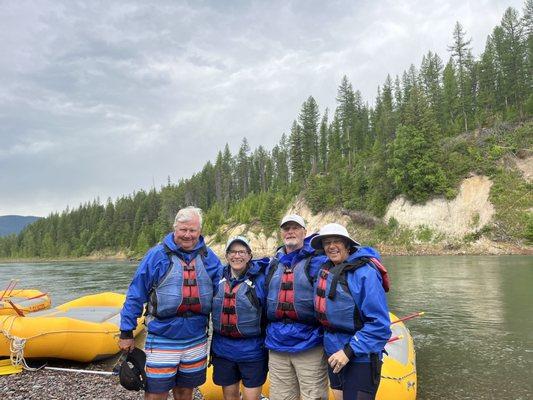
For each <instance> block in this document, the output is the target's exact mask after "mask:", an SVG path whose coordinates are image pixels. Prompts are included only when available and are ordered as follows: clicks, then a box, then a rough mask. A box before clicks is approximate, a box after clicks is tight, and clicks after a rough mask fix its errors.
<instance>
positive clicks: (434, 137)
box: [0, 0, 533, 258]
mask: <svg viewBox="0 0 533 400" xmlns="http://www.w3.org/2000/svg"><path fill="white" fill-rule="evenodd" d="M532 71H533V0H526V2H525V4H524V10H523V15H522V16H521V15H520V13H519V12H518V11H517V10H515V9H513V8H508V9H507V10H506V11H505V13H504V15H503V17H502V20H501V23H500V24H499V25H498V26H496V27H495V28H494V29H493V31H492V33H491V34H490V35H489V36H488V38H487V41H486V45H485V49H484V51H483V52H482V54H481V55H480V56H479V57H477V58H475V57H474V56H473V54H472V48H471V40H470V39H469V38H468V35H467V32H465V30H464V28H463V27H462V25H461V24H460V23H459V22H457V23H456V25H455V27H454V29H453V34H452V40H451V43H450V45H449V56H448V59H447V61H446V62H444V61H443V59H442V58H441V57H440V56H439V55H437V54H436V53H433V52H431V51H429V52H428V53H427V54H425V55H424V56H423V57H422V61H421V64H420V65H419V66H418V67H416V66H415V65H411V66H410V68H409V69H408V70H406V71H404V72H403V74H401V75H399V76H395V77H394V78H393V77H391V76H387V77H386V79H385V81H384V82H383V84H382V85H380V86H379V87H378V88H377V96H376V99H375V102H374V105H373V106H369V105H368V104H367V103H365V102H364V101H363V99H362V96H361V93H360V91H359V90H356V89H354V88H353V86H352V84H351V82H350V81H349V79H348V78H347V77H346V76H345V77H343V79H342V81H341V82H340V85H339V87H338V88H337V97H336V102H337V105H336V108H335V110H333V112H331V111H330V110H328V109H325V110H324V111H323V112H322V113H321V112H320V107H319V105H318V104H317V102H316V101H315V99H314V98H313V97H312V96H309V97H308V98H307V99H306V100H305V101H304V103H303V104H302V107H301V110H300V112H299V114H298V116H297V118H296V119H295V120H294V122H293V123H292V125H291V127H290V131H289V133H288V134H283V135H282V136H281V139H280V141H279V142H278V144H276V145H275V146H274V147H273V148H272V150H270V151H269V150H267V149H265V148H264V147H263V146H259V147H258V148H256V149H254V150H252V149H250V146H249V144H248V141H247V139H246V138H244V139H243V140H242V143H241V145H240V147H239V149H238V151H237V153H236V154H232V153H231V151H230V149H229V146H228V145H227V144H226V146H225V148H224V149H223V150H222V151H219V152H218V154H217V157H216V160H215V161H214V162H210V161H209V162H207V163H206V164H205V165H204V167H203V168H202V170H201V171H199V172H198V173H196V174H194V175H193V176H192V177H190V178H188V179H182V180H180V181H179V182H178V183H177V184H173V183H171V182H170V180H169V182H168V183H167V185H166V186H164V187H162V188H161V189H160V190H159V191H158V190H155V189H152V190H150V191H143V190H141V191H139V192H136V193H133V194H131V195H127V196H123V197H120V198H118V199H117V200H116V201H114V202H113V201H112V200H111V199H108V200H107V202H106V204H101V203H100V201H98V200H95V201H93V202H91V203H87V204H82V205H80V206H79V207H78V208H76V209H67V210H65V211H63V212H62V213H53V214H51V215H50V216H48V217H47V218H43V219H40V220H39V221H37V222H35V223H33V224H31V225H29V226H28V227H27V228H26V229H25V230H24V231H22V232H21V233H20V234H19V235H11V236H7V237H4V238H0V257H13V258H15V257H57V256H60V257H69V256H84V255H89V254H91V253H93V252H95V251H103V250H113V251H118V250H125V251H128V252H133V253H138V254H141V253H143V252H144V251H145V250H146V249H147V248H148V247H150V246H152V245H153V244H155V243H156V242H157V241H159V240H160V239H161V237H162V236H163V235H164V233H166V232H167V231H168V230H169V227H170V226H171V224H172V220H173V217H174V215H175V213H176V211H177V210H178V209H179V208H180V207H182V206H185V205H189V204H194V205H196V206H198V207H201V208H202V209H203V210H206V215H205V224H204V233H207V234H211V233H217V228H218V227H219V226H220V225H221V224H224V223H227V222H228V221H235V222H239V223H251V222H258V223H260V224H261V226H262V227H263V228H264V229H265V230H266V231H272V230H274V229H275V227H276V226H277V222H278V221H279V218H280V217H281V214H282V213H283V212H284V209H285V207H286V205H287V204H288V203H289V202H290V201H291V199H293V198H294V196H296V195H298V194H300V193H302V194H303V195H304V196H305V199H306V200H307V202H308V204H309V205H310V206H311V208H312V209H313V210H314V211H319V210H326V209H335V208H341V207H342V208H346V209H350V210H360V211H365V212H368V213H371V214H373V215H376V216H382V215H383V213H384V211H385V208H386V206H387V204H388V203H389V202H390V201H391V200H392V199H393V198H395V197H396V196H398V195H400V194H402V195H404V196H406V197H407V198H408V199H410V200H412V201H414V202H419V203H420V202H424V201H426V200H428V199H429V198H431V197H434V196H445V197H447V198H453V197H454V196H455V194H456V191H457V186H458V182H459V181H460V180H461V179H462V178H464V177H465V176H466V174H467V173H469V172H472V171H473V172H482V173H487V172H489V173H490V168H493V165H494V163H492V164H491V163H490V161H495V160H497V159H498V158H501V156H502V155H503V152H504V151H503V150H502V149H505V148H506V147H507V148H508V149H511V150H513V149H512V148H511V147H512V146H510V147H509V146H502V143H503V144H505V143H504V142H505V140H506V139H505V138H501V140H500V141H499V142H497V143H496V142H492V143H489V147H488V148H484V149H481V147H480V145H479V143H477V144H476V143H471V142H469V141H467V140H462V139H461V138H464V134H465V133H466V132H467V131H472V130H479V129H480V128H483V127H490V126H494V125H496V124H498V123H501V122H503V121H524V120H527V119H528V118H530V117H531V115H532V114H533V93H532V87H533V78H532ZM515 145H518V144H515ZM515 147H516V146H515ZM515 150H516V149H515ZM483 152H486V153H483ZM219 233H220V232H219Z"/></svg>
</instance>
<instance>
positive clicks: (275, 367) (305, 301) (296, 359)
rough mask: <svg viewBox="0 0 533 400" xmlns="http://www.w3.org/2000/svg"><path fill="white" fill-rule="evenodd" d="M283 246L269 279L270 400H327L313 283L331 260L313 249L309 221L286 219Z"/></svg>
mask: <svg viewBox="0 0 533 400" xmlns="http://www.w3.org/2000/svg"><path fill="white" fill-rule="evenodd" d="M280 228H281V237H282V239H283V246H281V247H280V248H279V249H278V251H277V253H276V255H275V256H274V257H273V258H272V260H271V262H270V265H269V269H268V272H267V278H266V282H265V284H266V287H267V290H268V295H267V306H266V311H267V319H268V325H267V336H266V340H265V345H266V347H267V348H268V349H269V374H270V393H269V396H270V399H271V400H297V399H302V400H317V399H326V398H327V390H328V389H327V362H326V359H325V356H324V351H323V346H322V340H323V332H322V329H321V328H319V326H318V323H317V320H316V319H315V316H314V308H313V283H314V280H315V279H316V276H317V273H318V270H319V269H320V266H321V265H322V264H323V263H324V262H325V261H326V257H325V256H323V255H318V253H317V252H315V250H314V249H313V248H312V247H311V246H310V241H311V239H312V237H313V236H314V235H312V236H310V237H306V233H307V231H306V226H305V221H304V219H303V218H302V217H301V216H300V215H297V214H290V215H286V216H285V217H283V219H282V221H281V224H280Z"/></svg>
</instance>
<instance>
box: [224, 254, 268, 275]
mask: <svg viewBox="0 0 533 400" xmlns="http://www.w3.org/2000/svg"><path fill="white" fill-rule="evenodd" d="M269 262H270V259H269V258H268V257H264V258H260V259H255V260H250V267H249V268H248V270H247V271H246V273H245V274H244V276H246V277H255V276H257V275H260V274H262V273H263V274H264V273H265V271H266V269H267V267H268V264H269ZM229 273H230V266H229V264H226V265H224V273H223V274H224V276H226V277H229Z"/></svg>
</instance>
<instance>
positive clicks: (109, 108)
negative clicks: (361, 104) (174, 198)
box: [0, 0, 524, 216]
mask: <svg viewBox="0 0 533 400" xmlns="http://www.w3.org/2000/svg"><path fill="white" fill-rule="evenodd" d="M523 3H524V2H523V1H517V0H507V1H503V0H502V1H499V0H476V1H467V0H450V1H446V0H439V1H436V0H410V1H397V0H384V1H381V0H369V1H361V0H351V1H350V0H346V1H342V0H339V1H323V0H320V1H318V0H317V1H303V0H302V1H229V0H228V1H190V2H188V1H153V2H150V1H138V2H136V1H111V2H110V1H72V0H65V1H59V0H55V1H46V0H35V1H25V0H2V1H1V2H0V215H6V214H21V215H38V216H46V215H48V214H49V213H50V212H54V211H61V210H63V209H65V208H66V207H67V206H70V207H73V206H74V207H75V206H77V205H79V204H80V203H82V202H86V201H91V200H92V199H95V198H97V197H99V198H100V199H101V201H103V202H105V201H106V199H107V198H108V197H111V198H112V199H115V198H116V197H117V196H120V195H123V194H129V193H132V192H134V191H136V190H139V189H149V188H151V187H153V186H155V187H156V188H159V187H160V186H161V185H163V184H165V183H166V181H167V177H170V179H171V181H172V182H177V181H178V180H179V179H180V178H186V177H189V176H190V175H191V174H192V173H194V172H196V171H198V170H199V169H200V168H201V167H202V166H203V165H204V164H205V162H206V161H208V160H214V158H215V157H216V153H217V151H218V150H220V149H222V148H223V146H224V144H225V143H229V145H230V148H231V150H232V152H235V151H236V150H237V149H238V147H239V144H240V142H241V140H242V138H243V137H246V138H247V139H248V141H249V142H250V145H251V147H252V148H255V147H257V146H259V145H263V146H265V147H266V148H268V149H271V148H272V146H273V145H274V144H276V143H277V142H278V141H279V138H280V137H281V134H282V133H283V132H288V130H289V129H290V126H291V123H292V121H293V120H294V119H295V118H296V117H297V115H298V112H299V110H300V107H301V104H302V102H303V101H305V100H306V98H307V97H308V96H309V95H312V96H313V97H314V98H315V100H316V101H317V102H318V104H319V106H320V107H321V110H323V109H324V108H326V107H329V108H330V109H333V108H334V107H335V95H336V90H337V87H338V85H339V83H340V80H341V78H342V76H343V75H347V76H348V78H349V80H350V81H351V82H352V84H353V86H354V88H356V89H359V90H360V91H361V93H362V95H363V97H364V99H365V100H366V101H368V102H369V103H370V104H371V103H372V101H373V99H374V97H375V95H376V89H377V86H378V85H380V84H382V82H383V81H384V80H385V77H386V75H387V74H388V73H389V74H391V75H392V76H394V75H397V74H401V73H402V72H403V71H404V70H405V69H407V68H408V67H409V65H410V64H411V63H414V64H415V65H416V66H419V65H420V62H421V59H422V56H423V55H424V54H425V53H427V51H428V50H432V51H434V52H437V53H438V54H439V55H440V56H441V58H443V59H444V60H445V61H446V60H447V59H448V57H449V53H448V51H447V46H448V45H449V44H450V43H451V40H452V30H453V27H454V24H455V22H456V21H460V22H461V24H462V25H463V27H464V29H465V30H466V32H467V34H468V36H469V37H471V38H472V47H473V52H474V54H475V55H476V56H477V55H479V53H480V52H481V51H482V50H483V48H484V46H485V41H486V37H487V35H488V34H490V33H491V31H492V29H493V28H494V26H496V25H497V24H499V22H500V19H501V17H502V15H503V13H504V11H505V9H506V8H507V7H509V6H512V7H514V8H516V9H518V10H519V11H520V13H522V8H523Z"/></svg>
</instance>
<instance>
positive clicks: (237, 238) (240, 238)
mask: <svg viewBox="0 0 533 400" xmlns="http://www.w3.org/2000/svg"><path fill="white" fill-rule="evenodd" d="M235 242H239V243H242V244H244V245H245V246H246V247H248V250H249V251H252V248H251V247H250V242H249V241H248V239H246V238H245V237H244V236H233V237H231V238H229V239H228V241H227V242H226V253H227V252H228V250H229V248H230V247H231V245H232V244H233V243H235Z"/></svg>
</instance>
